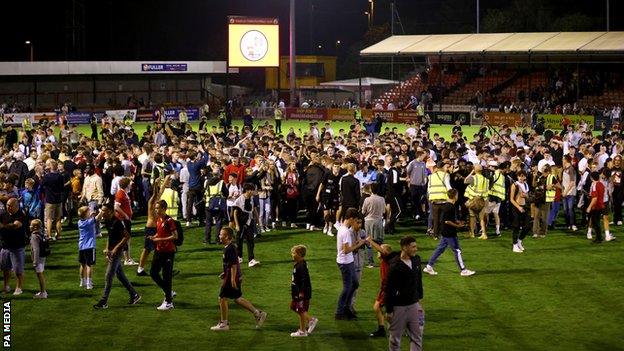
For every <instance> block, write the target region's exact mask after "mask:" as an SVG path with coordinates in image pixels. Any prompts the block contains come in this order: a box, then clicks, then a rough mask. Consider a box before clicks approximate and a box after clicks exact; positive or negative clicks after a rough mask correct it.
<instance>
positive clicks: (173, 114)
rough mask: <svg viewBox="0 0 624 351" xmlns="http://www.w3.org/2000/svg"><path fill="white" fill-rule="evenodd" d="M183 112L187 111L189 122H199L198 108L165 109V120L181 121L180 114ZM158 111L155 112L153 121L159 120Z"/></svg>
mask: <svg viewBox="0 0 624 351" xmlns="http://www.w3.org/2000/svg"><path fill="white" fill-rule="evenodd" d="M183 110H186V115H187V116H188V119H189V121H197V120H199V108H197V107H190V108H187V109H184V108H166V109H165V119H166V120H167V121H178V120H180V112H182V111H183ZM157 111H158V110H154V111H153V112H152V120H153V121H156V120H157V116H156V112H157Z"/></svg>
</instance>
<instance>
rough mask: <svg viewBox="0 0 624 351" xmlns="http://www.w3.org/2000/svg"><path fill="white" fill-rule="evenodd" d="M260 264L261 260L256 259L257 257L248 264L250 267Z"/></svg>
mask: <svg viewBox="0 0 624 351" xmlns="http://www.w3.org/2000/svg"><path fill="white" fill-rule="evenodd" d="M259 264H260V261H258V260H256V259H255V258H254V259H253V260H251V261H249V263H248V264H247V265H248V266H249V267H253V266H256V265H259Z"/></svg>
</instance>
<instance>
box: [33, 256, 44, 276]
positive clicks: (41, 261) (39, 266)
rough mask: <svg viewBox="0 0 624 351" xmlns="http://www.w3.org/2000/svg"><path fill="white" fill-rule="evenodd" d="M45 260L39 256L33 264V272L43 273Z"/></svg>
mask: <svg viewBox="0 0 624 351" xmlns="http://www.w3.org/2000/svg"><path fill="white" fill-rule="evenodd" d="M45 261H46V258H45V257H39V261H38V262H37V263H35V264H33V266H35V273H43V271H44V269H45Z"/></svg>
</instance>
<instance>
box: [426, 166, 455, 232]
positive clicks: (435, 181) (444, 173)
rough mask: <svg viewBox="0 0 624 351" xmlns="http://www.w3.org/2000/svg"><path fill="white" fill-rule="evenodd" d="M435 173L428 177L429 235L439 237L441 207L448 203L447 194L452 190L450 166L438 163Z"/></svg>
mask: <svg viewBox="0 0 624 351" xmlns="http://www.w3.org/2000/svg"><path fill="white" fill-rule="evenodd" d="M433 169H434V172H433V173H431V174H430V175H429V176H427V198H428V199H429V209H430V211H429V229H428V230H427V234H429V235H432V236H433V237H436V238H437V237H438V236H439V223H438V222H439V214H440V208H441V206H442V205H443V204H444V203H445V202H447V201H448V195H447V192H448V191H449V190H450V189H451V181H450V176H449V174H448V164H447V163H445V162H444V161H438V163H437V164H436V165H435V166H434V168H433Z"/></svg>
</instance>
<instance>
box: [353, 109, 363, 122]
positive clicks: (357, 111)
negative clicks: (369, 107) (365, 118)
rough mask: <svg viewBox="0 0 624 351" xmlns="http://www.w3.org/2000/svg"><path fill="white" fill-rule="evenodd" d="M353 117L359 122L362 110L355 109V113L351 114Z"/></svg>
mask: <svg viewBox="0 0 624 351" xmlns="http://www.w3.org/2000/svg"><path fill="white" fill-rule="evenodd" d="M353 117H354V118H355V119H356V120H358V121H359V120H361V119H362V110H361V109H359V108H356V109H355V112H354V113H353Z"/></svg>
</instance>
